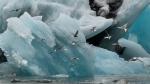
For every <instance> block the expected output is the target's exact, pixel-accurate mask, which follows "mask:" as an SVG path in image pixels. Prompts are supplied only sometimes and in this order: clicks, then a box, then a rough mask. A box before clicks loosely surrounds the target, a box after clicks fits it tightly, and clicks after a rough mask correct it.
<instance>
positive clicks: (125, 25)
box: [117, 24, 128, 32]
mask: <svg viewBox="0 0 150 84" xmlns="http://www.w3.org/2000/svg"><path fill="white" fill-rule="evenodd" d="M127 26H128V24H124V25H123V26H121V27H117V28H118V29H122V30H124V32H127V31H128V28H127Z"/></svg>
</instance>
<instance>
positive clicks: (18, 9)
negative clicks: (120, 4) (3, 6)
mask: <svg viewBox="0 0 150 84" xmlns="http://www.w3.org/2000/svg"><path fill="white" fill-rule="evenodd" d="M19 10H20V9H14V10H12V11H16V12H17V11H19Z"/></svg>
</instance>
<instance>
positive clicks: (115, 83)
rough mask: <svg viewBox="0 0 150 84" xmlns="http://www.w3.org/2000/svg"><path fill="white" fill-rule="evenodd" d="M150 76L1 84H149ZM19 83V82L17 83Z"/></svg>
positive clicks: (11, 80) (6, 82) (3, 83)
mask: <svg viewBox="0 0 150 84" xmlns="http://www.w3.org/2000/svg"><path fill="white" fill-rule="evenodd" d="M149 79H150V76H146V75H140V76H139V75H132V76H125V75H124V76H120V75H109V76H102V75H101V76H95V77H94V78H79V79H77V78H76V79H71V78H67V77H63V76H62V77H60V76H56V77H46V78H44V77H43V78H37V77H31V78H26V77H24V78H8V79H1V80H0V83H1V84H37V83H38V84H149V83H150V80H149ZM16 81H17V82H16Z"/></svg>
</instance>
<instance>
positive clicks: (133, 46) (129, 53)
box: [118, 38, 150, 58]
mask: <svg viewBox="0 0 150 84" xmlns="http://www.w3.org/2000/svg"><path fill="white" fill-rule="evenodd" d="M118 43H119V44H120V45H121V46H122V47H125V51H124V53H123V56H126V57H129V58H133V57H150V55H149V54H148V53H147V52H146V51H145V50H144V48H143V47H142V46H141V45H139V44H137V43H135V42H132V41H129V40H126V39H123V38H122V39H120V40H119V41H118ZM126 57H125V58H126Z"/></svg>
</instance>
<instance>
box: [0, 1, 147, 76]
mask: <svg viewBox="0 0 150 84" xmlns="http://www.w3.org/2000/svg"><path fill="white" fill-rule="evenodd" d="M127 1H129V0H127ZM134 1H137V0H134ZM134 1H133V2H134ZM138 1H139V0H138ZM0 2H2V3H0V9H1V10H2V12H1V13H0V28H1V29H0V30H1V32H2V33H1V34H0V48H1V49H2V50H3V51H4V52H5V55H6V57H7V59H8V62H7V63H2V64H0V67H1V68H0V72H1V74H5V75H6V74H12V73H15V74H16V75H17V76H27V75H28V76H51V75H57V74H67V75H69V76H71V77H77V76H79V77H87V76H94V75H102V74H103V75H112V74H118V75H119V74H143V73H147V72H146V70H145V69H143V67H145V66H144V65H143V64H142V63H139V62H128V61H124V60H123V59H122V58H119V56H118V55H117V54H116V53H114V52H111V51H108V50H105V49H102V48H98V47H94V46H92V45H89V44H87V43H86V39H87V38H90V37H92V36H94V35H96V34H98V33H100V32H102V31H103V30H105V29H106V28H108V27H109V26H111V25H112V24H113V19H105V18H104V17H101V16H99V17H96V16H94V15H93V12H92V11H91V10H90V7H89V5H88V1H87V0H42V1H41V0H0ZM18 2H19V4H18ZM145 2H146V1H145ZM144 5H145V4H144ZM142 6H143V4H142ZM137 10H138V9H137ZM122 13H124V12H122ZM122 13H121V14H122ZM129 14H130V13H129ZM121 20H122V19H121ZM117 21H120V19H118V20H117ZM93 27H94V29H95V30H96V31H94V30H93V31H91V30H92V29H93ZM77 31H78V33H77V36H76V37H74V34H75V33H76V32H77ZM89 31H91V32H89Z"/></svg>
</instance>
